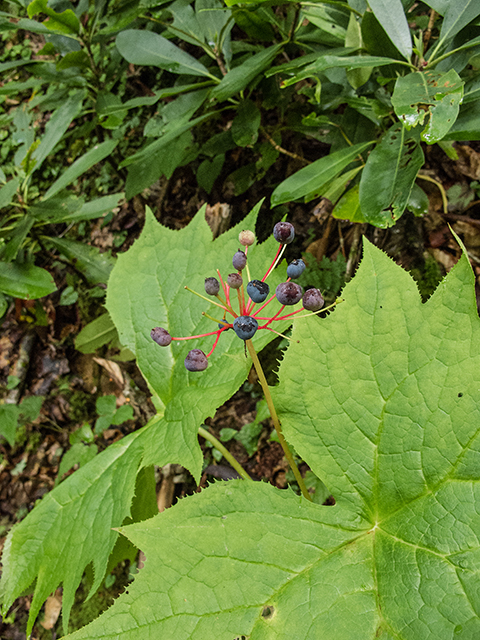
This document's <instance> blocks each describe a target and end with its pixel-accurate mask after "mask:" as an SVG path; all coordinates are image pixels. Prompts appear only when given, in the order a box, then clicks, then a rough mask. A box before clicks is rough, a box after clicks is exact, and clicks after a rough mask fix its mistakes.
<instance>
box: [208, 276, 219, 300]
mask: <svg viewBox="0 0 480 640" xmlns="http://www.w3.org/2000/svg"><path fill="white" fill-rule="evenodd" d="M205 291H206V293H208V295H209V296H216V295H217V293H218V292H219V291H220V283H219V281H218V280H217V279H216V278H205Z"/></svg>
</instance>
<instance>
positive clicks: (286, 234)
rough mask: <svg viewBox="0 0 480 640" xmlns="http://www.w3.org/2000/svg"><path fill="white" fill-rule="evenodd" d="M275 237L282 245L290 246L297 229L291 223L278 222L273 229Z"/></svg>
mask: <svg viewBox="0 0 480 640" xmlns="http://www.w3.org/2000/svg"><path fill="white" fill-rule="evenodd" d="M273 237H274V238H275V240H276V241H277V242H280V244H290V242H292V240H293V239H294V238H295V229H294V228H293V224H290V222H277V224H276V225H275V226H274V227H273Z"/></svg>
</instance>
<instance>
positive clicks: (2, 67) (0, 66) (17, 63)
mask: <svg viewBox="0 0 480 640" xmlns="http://www.w3.org/2000/svg"><path fill="white" fill-rule="evenodd" d="M35 62H37V61H36V60H12V62H0V73H3V72H4V71H8V70H9V69H15V68H16V67H23V66H24V65H26V64H33V63H35Z"/></svg>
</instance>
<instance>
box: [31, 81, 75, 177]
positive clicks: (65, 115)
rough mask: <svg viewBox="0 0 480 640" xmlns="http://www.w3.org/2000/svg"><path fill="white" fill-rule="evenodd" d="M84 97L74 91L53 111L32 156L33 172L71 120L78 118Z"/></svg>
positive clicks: (61, 135) (58, 139)
mask: <svg viewBox="0 0 480 640" xmlns="http://www.w3.org/2000/svg"><path fill="white" fill-rule="evenodd" d="M84 97H85V92H84V91H76V92H75V93H74V94H73V95H72V96H70V97H69V98H68V99H67V100H66V101H65V102H64V104H62V105H61V106H60V107H59V108H58V109H56V110H55V111H54V113H53V115H52V117H51V118H50V120H49V121H48V123H47V126H46V127H45V133H44V134H43V137H42V139H41V141H40V144H39V145H38V147H37V148H36V149H35V151H34V152H33V154H32V157H33V159H34V161H35V166H34V169H33V170H34V171H37V170H38V169H39V168H40V167H41V165H42V163H43V161H44V160H45V158H46V157H47V156H48V155H49V154H50V153H51V152H52V151H53V149H54V148H55V146H56V145H57V144H58V142H60V140H61V139H62V137H63V135H64V133H65V132H66V130H67V129H68V127H69V126H70V123H71V122H72V120H73V119H74V118H76V117H77V116H78V114H79V113H80V110H81V108H82V103H83V99H84Z"/></svg>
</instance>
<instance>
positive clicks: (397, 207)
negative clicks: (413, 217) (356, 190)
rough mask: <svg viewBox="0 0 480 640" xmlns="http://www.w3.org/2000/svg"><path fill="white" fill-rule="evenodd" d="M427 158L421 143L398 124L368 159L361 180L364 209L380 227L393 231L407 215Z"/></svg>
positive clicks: (366, 215) (361, 204)
mask: <svg viewBox="0 0 480 640" xmlns="http://www.w3.org/2000/svg"><path fill="white" fill-rule="evenodd" d="M423 163H424V156H423V152H422V149H421V147H420V145H419V144H418V142H417V140H416V139H414V138H413V137H412V134H409V133H408V132H407V130H406V129H405V127H403V125H401V124H396V125H394V126H393V127H391V128H390V129H389V131H388V132H387V134H386V135H385V137H384V138H383V140H382V141H381V142H380V143H379V144H378V145H377V146H376V147H375V149H374V150H373V151H372V153H371V154H370V156H369V157H368V160H367V164H366V165H365V168H364V169H363V172H362V176H361V179H360V208H361V211H362V214H363V215H364V216H365V219H366V220H367V222H369V223H370V224H374V225H375V226H377V227H382V228H385V227H389V226H391V225H393V224H394V223H395V221H396V220H398V218H400V216H401V215H402V214H403V212H404V210H405V207H406V206H407V203H408V200H409V197H410V192H411V190H412V187H413V184H414V182H415V178H416V177H417V174H418V172H419V170H420V168H421V167H422V166H423Z"/></svg>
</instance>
